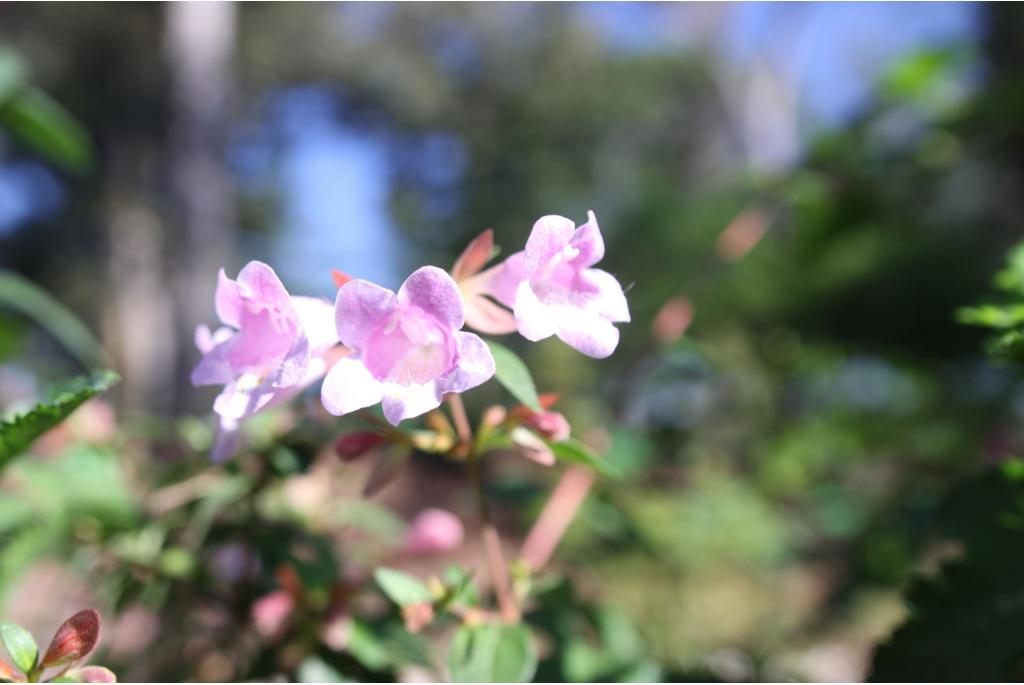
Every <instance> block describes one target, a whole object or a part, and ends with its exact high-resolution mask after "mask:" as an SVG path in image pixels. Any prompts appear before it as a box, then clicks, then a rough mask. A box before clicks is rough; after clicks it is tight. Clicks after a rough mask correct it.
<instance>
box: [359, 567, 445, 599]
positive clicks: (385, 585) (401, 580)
mask: <svg viewBox="0 0 1024 685" xmlns="http://www.w3.org/2000/svg"><path fill="white" fill-rule="evenodd" d="M373 579H374V580H375V581H377V585H378V586H379V587H380V589H381V590H383V591H384V594H385V595H387V596H388V599H390V600H391V601H392V602H394V603H395V604H397V605H399V606H403V607H404V606H407V605H409V604H417V603H420V602H432V601H433V600H434V596H433V595H432V594H431V593H430V590H428V589H427V586H426V585H424V584H423V583H421V582H420V581H419V580H417V579H416V578H413V577H412V576H410V575H409V574H407V573H402V572H401V571H396V570H394V569H391V568H385V567H381V568H378V569H377V570H375V571H374V572H373Z"/></svg>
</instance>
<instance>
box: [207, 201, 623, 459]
mask: <svg viewBox="0 0 1024 685" xmlns="http://www.w3.org/2000/svg"><path fill="white" fill-rule="evenodd" d="M492 252H493V237H492V236H491V233H490V231H487V232H485V233H484V234H483V235H481V236H480V238H477V239H476V240H474V241H473V243H472V244H471V245H470V246H469V247H468V248H467V250H466V252H465V253H464V254H463V255H462V257H460V258H459V261H458V262H457V263H456V265H455V267H454V268H453V269H452V273H451V274H449V273H447V272H445V271H443V270H442V269H439V268H437V267H434V266H424V267H422V268H420V269H417V270H416V271H415V272H413V273H412V275H410V276H409V277H408V278H407V279H406V281H405V283H403V284H402V286H401V287H400V288H399V289H398V292H397V293H396V292H393V291H391V290H388V289H386V288H383V287H381V286H378V285H375V284H373V283H370V282H368V281H365V280H362V279H348V280H346V279H340V280H341V281H342V282H341V283H340V287H339V289H338V294H337V299H336V301H335V304H334V306H333V307H331V305H330V303H328V302H327V301H323V300H319V299H316V298H310V297H299V296H294V295H290V294H289V293H288V291H287V290H286V289H285V287H284V285H283V284H282V283H281V281H280V280H279V279H278V277H277V275H276V274H275V273H274V270H273V269H271V268H270V267H269V266H267V265H266V264H263V263H261V262H255V261H254V262H250V263H249V264H248V265H246V266H245V268H243V269H242V270H241V272H240V273H239V274H238V278H237V279H235V280H232V279H230V278H228V277H227V275H226V274H225V273H224V271H223V270H221V272H220V274H219V276H218V283H217V290H216V295H215V299H214V302H215V306H216V312H217V316H218V318H219V319H220V321H221V323H222V324H223V326H222V327H220V328H218V329H217V330H215V331H211V330H210V329H209V328H207V327H206V326H200V327H199V328H198V329H197V330H196V345H197V347H198V348H199V350H200V352H202V354H203V357H202V359H201V360H200V362H199V364H198V365H197V366H196V368H195V369H194V371H193V372H192V382H193V383H194V384H196V385H221V386H223V390H222V391H221V393H220V394H219V395H218V396H217V398H216V400H215V401H214V412H215V413H216V414H217V415H218V416H219V418H220V429H219V432H218V439H217V441H216V444H215V446H214V457H215V458H223V457H226V456H228V455H230V454H231V453H232V452H233V451H234V449H235V447H236V436H237V430H238V427H239V424H240V422H241V421H243V420H244V419H246V418H248V417H250V416H252V415H253V414H255V413H256V412H258V411H261V410H263V409H265V408H267V407H270V406H273V405H276V404H279V403H281V402H282V401H284V400H286V399H288V398H290V397H292V396H294V395H295V394H296V393H298V392H299V391H301V390H302V389H303V388H305V387H306V386H308V385H310V384H312V383H314V382H315V381H317V380H318V379H319V378H321V377H324V380H323V386H322V391H321V399H322V402H323V406H324V408H325V409H326V410H327V411H328V412H330V413H331V414H334V415H338V416H340V415H343V414H347V413H349V412H352V411H355V410H358V409H363V408H366V407H370V406H373V405H376V404H381V405H382V409H383V412H384V416H385V418H386V419H387V420H388V421H389V422H390V423H391V424H392V425H396V426H397V425H398V423H399V422H400V421H402V420H403V419H408V418H412V417H416V416H420V415H422V414H424V413H426V412H428V411H430V410H431V409H434V408H436V407H438V406H439V405H440V404H441V402H442V400H443V398H444V396H445V395H446V394H449V393H462V392H464V391H466V390H469V389H471V388H474V387H476V386H478V385H480V384H482V383H484V382H486V381H487V380H489V379H490V378H491V377H492V376H494V374H495V362H494V357H493V356H492V355H491V351H490V349H489V348H488V346H487V344H486V343H485V342H484V341H483V340H482V339H481V338H480V337H479V336H478V335H476V334H475V333H470V332H467V331H464V330H462V329H463V326H464V325H466V324H468V325H469V326H471V327H473V328H475V329H476V330H478V331H480V332H482V333H485V334H500V333H511V332H513V331H515V330H518V331H519V333H520V334H522V335H523V336H524V337H525V338H527V339H528V340H532V341H537V340H542V339H544V338H547V337H550V336H552V335H556V336H558V337H559V338H560V339H561V340H562V341H564V342H565V343H567V344H568V345H570V346H572V347H573V348H575V349H577V350H579V351H580V352H582V353H584V354H586V355H589V356H591V357H595V358H602V357H607V356H608V355H610V354H611V353H612V352H613V351H614V350H615V347H616V346H617V344H618V341H619V331H618V329H617V328H616V327H615V326H614V324H615V323H619V322H628V321H629V308H628V306H627V304H626V298H625V295H624V293H623V290H622V287H621V286H620V285H619V282H618V281H617V280H616V279H615V277H613V276H612V275H611V274H609V273H608V272H606V271H602V270H601V269H596V268H593V267H594V265H595V264H596V263H597V262H598V261H600V260H601V258H602V257H603V256H604V241H603V239H602V237H601V230H600V228H599V227H598V224H597V220H596V218H595V217H594V214H593V212H590V213H589V216H588V221H587V222H586V223H585V224H583V225H581V226H579V227H576V226H575V225H574V224H573V222H572V221H571V220H569V219H566V218H565V217H561V216H545V217H542V218H541V219H540V220H538V221H537V222H536V224H534V227H533V231H532V232H531V234H530V237H529V239H528V240H527V242H526V246H525V249H524V250H522V251H521V252H517V253H515V254H513V255H511V256H510V257H509V258H508V259H506V260H505V261H503V262H501V263H499V264H497V265H496V266H494V267H492V268H490V269H488V270H486V271H483V268H484V266H486V264H487V262H488V261H489V260H490V258H491V256H492ZM499 303H500V304H499ZM500 305H503V306H504V307H507V308H508V309H505V308H503V307H502V306H500ZM509 310H511V311H509Z"/></svg>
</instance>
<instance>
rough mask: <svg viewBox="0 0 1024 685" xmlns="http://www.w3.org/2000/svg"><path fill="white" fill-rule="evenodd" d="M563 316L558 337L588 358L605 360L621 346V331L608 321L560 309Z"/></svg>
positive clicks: (573, 310)
mask: <svg viewBox="0 0 1024 685" xmlns="http://www.w3.org/2000/svg"><path fill="white" fill-rule="evenodd" d="M560 310H561V313H562V316H561V321H560V323H559V327H558V337H559V339H561V340H562V342H564V343H565V344H567V345H569V346H570V347H572V348H574V349H576V350H578V351H580V352H582V353H583V354H585V355H587V356H588V357H594V358H595V359H604V358H605V357H607V356H609V355H611V353H612V352H614V351H615V348H616V346H617V345H618V344H619V329H618V328H616V327H615V326H613V325H612V324H611V322H609V321H607V320H606V319H602V318H601V317H600V316H597V315H596V313H595V314H590V315H588V314H587V312H585V311H582V310H578V309H571V308H569V307H561V308H560Z"/></svg>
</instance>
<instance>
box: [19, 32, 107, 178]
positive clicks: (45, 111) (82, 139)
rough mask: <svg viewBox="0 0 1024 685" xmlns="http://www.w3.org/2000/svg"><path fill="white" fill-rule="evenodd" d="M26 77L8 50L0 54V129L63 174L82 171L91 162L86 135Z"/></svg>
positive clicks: (22, 66)
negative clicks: (58, 168) (59, 168)
mask: <svg viewBox="0 0 1024 685" xmlns="http://www.w3.org/2000/svg"><path fill="white" fill-rule="evenodd" d="M26 77H27V70H26V69H25V66H24V64H23V63H22V61H21V59H20V58H19V57H18V56H17V55H16V54H14V53H13V52H11V51H10V50H6V49H5V50H2V51H0V128H3V129H5V130H7V131H8V132H9V133H11V134H12V135H13V136H14V137H15V138H16V139H18V140H19V141H21V142H22V143H23V144H24V145H26V146H27V147H29V148H30V149H32V150H34V151H35V152H36V153H37V154H39V155H41V156H42V157H44V158H45V159H46V160H48V161H49V162H51V163H53V164H55V165H57V166H59V167H61V168H63V169H65V170H67V171H72V172H82V171H85V170H86V169H87V168H88V167H89V165H90V164H91V162H92V143H91V141H90V139H89V135H88V133H87V132H86V131H85V129H84V128H83V127H82V125H81V124H80V123H79V122H78V120H76V119H75V118H74V117H73V116H72V115H71V114H70V113H69V112H68V111H67V110H66V109H65V108H64V107H63V106H62V105H61V104H60V103H58V102H57V101H56V100H54V99H53V98H52V97H51V96H50V95H47V94H46V93H45V92H43V91H42V90H40V89H38V88H36V87H34V86H32V85H31V84H29V83H28V82H27V78H26Z"/></svg>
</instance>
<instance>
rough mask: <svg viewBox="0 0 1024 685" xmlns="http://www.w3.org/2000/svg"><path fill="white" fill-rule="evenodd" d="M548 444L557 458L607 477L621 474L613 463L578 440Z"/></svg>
mask: <svg viewBox="0 0 1024 685" xmlns="http://www.w3.org/2000/svg"><path fill="white" fill-rule="evenodd" d="M548 445H549V446H550V447H551V451H552V452H554V453H555V457H556V458H557V459H561V460H562V461H568V462H571V463H573V464H581V465H583V466H586V467H588V468H591V469H593V470H594V471H597V472H598V473H600V474H601V475H602V476H607V477H608V478H618V477H620V475H621V474H620V472H619V469H618V468H617V467H616V466H615V465H614V464H612V463H611V462H609V461H607V460H606V459H602V458H601V457H599V456H597V453H596V452H594V450H592V449H590V448H589V447H587V446H586V445H585V444H583V443H582V442H580V441H579V440H576V439H574V438H569V439H568V440H565V441H563V442H551V443H548Z"/></svg>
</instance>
